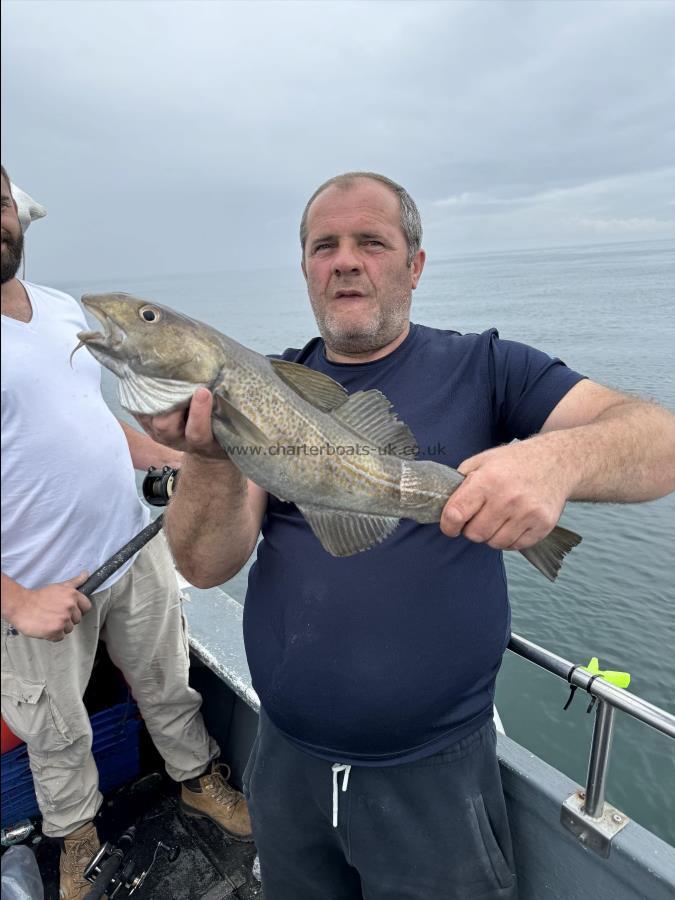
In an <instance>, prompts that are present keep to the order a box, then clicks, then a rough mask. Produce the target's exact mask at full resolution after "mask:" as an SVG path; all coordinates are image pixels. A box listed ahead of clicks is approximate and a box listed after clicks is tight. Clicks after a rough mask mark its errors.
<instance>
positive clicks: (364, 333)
mask: <svg viewBox="0 0 675 900" xmlns="http://www.w3.org/2000/svg"><path fill="white" fill-rule="evenodd" d="M310 300H311V298H310ZM312 306H313V311H314V318H315V319H316V324H317V326H318V328H319V334H320V335H321V337H322V338H323V340H324V343H325V344H326V346H327V347H328V349H329V350H332V351H333V352H335V353H340V354H343V355H345V356H352V355H358V354H361V353H373V352H375V351H376V350H380V349H381V348H382V347H385V346H386V345H387V344H389V343H391V342H392V341H393V340H395V339H396V338H397V337H398V336H399V335H400V334H401V332H402V331H403V330H404V329H405V327H406V325H407V323H408V318H409V315H410V298H409V297H401V298H400V299H397V300H395V301H394V302H393V303H392V304H391V305H389V306H388V308H387V310H386V313H385V311H383V310H381V309H378V310H376V311H375V312H374V313H373V315H372V316H371V317H370V320H369V321H367V322H362V323H356V322H343V321H342V319H341V316H339V315H333V314H332V313H331V312H330V311H326V310H325V309H320V308H319V307H318V306H317V305H315V304H314V303H312Z"/></svg>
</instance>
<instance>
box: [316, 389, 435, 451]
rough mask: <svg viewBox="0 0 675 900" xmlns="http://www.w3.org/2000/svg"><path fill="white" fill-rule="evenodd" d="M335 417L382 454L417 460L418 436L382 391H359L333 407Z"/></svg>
mask: <svg viewBox="0 0 675 900" xmlns="http://www.w3.org/2000/svg"><path fill="white" fill-rule="evenodd" d="M333 418H334V419H337V420H338V421H339V422H341V423H342V424H343V425H346V426H347V427H348V428H349V429H350V430H351V431H353V432H355V434H356V435H357V436H358V437H360V438H361V440H362V441H363V442H364V443H365V444H369V445H370V446H373V447H378V448H379V449H380V450H382V452H383V453H389V454H391V455H393V456H402V457H404V458H405V459H414V458H415V456H416V454H417V450H418V447H417V441H416V440H415V435H414V434H413V433H412V431H411V430H410V429H409V428H408V426H407V425H406V424H405V422H401V421H400V420H399V419H398V418H397V417H396V413H395V412H394V411H393V408H392V405H391V403H390V402H389V400H388V399H387V398H386V397H385V396H384V394H382V393H381V392H380V391H357V393H355V394H352V395H351V396H350V397H349V399H348V400H347V402H346V403H343V404H342V406H340V407H339V408H338V409H336V410H334V412H333Z"/></svg>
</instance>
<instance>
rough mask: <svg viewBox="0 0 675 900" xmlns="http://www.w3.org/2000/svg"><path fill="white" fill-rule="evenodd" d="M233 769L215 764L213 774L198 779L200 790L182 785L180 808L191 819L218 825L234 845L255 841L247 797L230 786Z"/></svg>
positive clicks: (212, 769) (212, 768)
mask: <svg viewBox="0 0 675 900" xmlns="http://www.w3.org/2000/svg"><path fill="white" fill-rule="evenodd" d="M229 777H230V767H229V766H226V765H220V764H218V763H213V764H212V766H211V771H210V772H207V774H206V775H202V776H201V778H199V779H198V781H199V787H200V790H198V791H197V790H190V788H189V787H188V786H187V785H186V784H185V782H183V784H182V786H181V798H180V805H181V807H182V809H183V810H184V812H186V813H187V815H189V816H200V817H201V818H204V819H210V820H211V821H212V822H215V823H216V825H217V826H218V827H219V828H220V830H221V831H224V832H225V834H227V835H228V836H229V837H231V838H234V840H235V841H246V842H249V841H252V840H253V835H252V833H251V819H250V818H249V814H248V807H247V806H246V800H245V799H244V795H243V794H240V793H239V791H235V789H234V788H233V787H230V785H229V784H228V783H227V779H228V778H229Z"/></svg>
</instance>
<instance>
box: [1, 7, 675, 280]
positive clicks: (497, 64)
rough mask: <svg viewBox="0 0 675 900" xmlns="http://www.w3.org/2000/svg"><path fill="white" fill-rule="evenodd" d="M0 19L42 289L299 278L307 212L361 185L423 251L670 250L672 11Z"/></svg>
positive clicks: (100, 14) (7, 106)
mask: <svg viewBox="0 0 675 900" xmlns="http://www.w3.org/2000/svg"><path fill="white" fill-rule="evenodd" d="M3 13H4V21H5V27H4V29H3V36H2V49H3V62H2V66H3V85H4V95H3V139H2V140H3V143H2V155H3V162H4V163H5V165H6V166H7V168H8V169H9V171H10V174H11V175H12V178H13V180H15V181H16V182H17V183H18V184H19V185H20V186H21V187H22V188H24V190H26V191H28V193H30V194H31V195H33V196H35V197H36V199H37V200H39V201H40V202H42V203H44V204H45V206H47V208H48V209H49V216H48V218H47V219H46V220H45V221H44V222H41V223H39V224H37V225H36V226H35V227H34V228H33V229H31V232H30V236H29V238H30V240H29V248H28V249H29V254H30V259H31V260H32V265H33V266H34V267H35V270H36V271H35V275H34V277H38V278H42V279H44V280H48V279H50V278H53V279H57V278H67V277H70V276H72V274H73V273H74V271H76V270H77V271H78V273H80V274H81V275H82V276H83V277H94V276H96V275H98V274H103V275H106V274H110V273H114V272H117V271H119V270H120V267H121V266H124V267H125V268H126V269H127V270H128V271H129V273H134V274H149V273H156V272H172V271H186V272H187V271H191V270H193V269H195V268H197V269H209V270H217V269H226V268H228V267H238V266H251V267H254V266H259V265H265V266H268V265H269V266H274V265H283V264H288V265H295V264H296V262H297V254H298V246H297V237H296V232H297V221H298V219H299V216H300V212H301V210H302V207H303V205H304V202H305V199H306V197H307V196H308V194H309V193H311V191H312V190H313V188H314V187H315V186H316V184H318V183H319V182H320V181H322V180H323V179H325V178H327V177H329V176H331V175H333V174H335V173H336V172H339V171H345V170H348V169H352V168H358V169H363V168H370V169H375V170H379V171H383V172H385V173H386V174H389V175H390V176H391V177H393V178H395V179H397V180H399V181H401V182H402V183H403V184H405V185H406V187H408V189H409V190H410V191H411V193H412V194H413V196H415V197H416V199H417V200H418V202H419V204H420V206H421V208H422V211H423V215H424V220H425V234H426V244H427V249H428V250H429V251H430V253H435V254H437V255H442V254H443V253H445V252H449V251H450V250H451V249H453V248H465V249H480V248H482V247H495V246H500V245H508V244H510V243H511V242H521V243H526V244H532V243H535V242H536V241H537V240H540V239H541V240H545V241H547V242H554V243H555V242H557V241H560V242H568V241H571V240H590V239H593V238H594V236H595V235H596V234H598V233H602V234H603V235H604V236H609V237H617V238H621V237H624V238H625V236H626V235H627V234H632V233H634V232H637V233H640V234H644V235H645V236H663V237H667V236H669V235H671V234H672V221H673V214H672V206H669V205H668V201H667V199H662V198H672V196H673V190H674V171H673V169H672V160H673V159H675V124H674V123H673V115H672V96H673V88H674V87H675V63H674V62H673V54H672V46H671V45H672V34H673V30H674V26H675V6H674V5H673V4H664V3H658V2H630V3H614V2H612V3H603V2H597V3H592V4H591V3H587V4H564V3H521V2H510V3H501V2H499V3H492V2H476V3H473V2H468V3H463V2H452V3H445V2H418V3H408V2H399V3H396V2H356V3H350V2H348V3H338V2H320V3H309V2H308V3H296V2H272V3H267V2H257V3H229V2H205V3H204V2H172V3H167V2H133V3H130V2H128V3H120V2H114V3H106V2H104V3H101V2H96V0H92V2H88V3H80V2H75V3H71V2H61V0H50V2H47V3H43V2H38V0H34V2H31V3H24V2H14V0H10V2H6V3H4V4H3ZM449 198H455V199H454V200H453V201H452V202H449ZM438 201H446V202H445V203H444V204H443V203H440V204H439V202H438ZM590 223H596V224H595V225H592V224H590ZM599 223H604V224H599ZM612 223H613V224H612ZM620 223H624V225H621V224H620ZM625 223H633V225H632V226H631V225H629V224H628V225H627V224H625ZM639 223H642V224H639ZM631 228H632V229H633V230H632V231H631ZM603 229H604V231H603ZM641 229H642V230H641Z"/></svg>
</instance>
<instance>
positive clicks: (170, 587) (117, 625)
mask: <svg viewBox="0 0 675 900" xmlns="http://www.w3.org/2000/svg"><path fill="white" fill-rule="evenodd" d="M22 251H23V234H22V230H21V224H20V222H19V218H18V211H17V206H16V203H15V202H14V198H13V197H12V193H11V183H10V180H9V178H8V176H7V173H6V171H5V169H4V167H3V168H2V345H3V354H2V496H3V503H2V618H3V620H4V622H5V623H9V625H10V626H13V628H14V629H15V630H16V631H18V632H19V633H18V634H10V629H9V628H8V627H7V625H6V624H4V623H3V625H4V627H3V648H2V649H3V653H2V716H3V718H4V720H5V721H6V722H7V724H8V726H9V727H10V728H11V730H12V731H13V732H14V733H15V734H16V735H17V736H18V737H20V738H21V739H22V740H24V741H25V742H26V745H27V749H28V755H29V758H30V764H31V769H32V772H33V780H34V783H35V791H36V794H37V799H38V803H39V806H40V811H41V813H42V817H43V822H42V828H43V832H44V833H45V834H46V835H48V836H50V837H54V838H61V839H62V851H61V861H60V881H61V887H60V897H61V898H62V900H80V898H83V897H84V896H85V895H86V894H87V893H88V891H89V890H90V889H91V885H90V884H89V883H88V882H87V881H86V880H85V879H84V877H83V871H84V868H85V866H86V864H87V863H88V862H89V860H90V858H91V857H92V855H93V854H94V853H95V852H96V850H97V849H98V847H99V840H98V835H97V833H96V827H95V825H94V823H93V819H94V816H95V815H96V813H97V812H98V809H99V807H100V805H101V802H102V797H101V794H100V792H99V790H98V773H97V770H96V765H95V762H94V759H93V756H92V752H91V745H92V731H91V725H90V722H89V716H88V715H87V711H86V709H85V707H84V704H83V702H82V697H83V694H84V691H85V688H86V687H87V682H88V681H89V677H90V675H91V671H92V667H93V663H94V656H95V653H96V648H97V645H98V640H99V637H100V638H101V639H102V640H104V641H105V643H106V646H107V649H108V653H109V655H110V657H111V659H112V661H113V662H114V663H115V664H116V665H117V666H118V668H119V669H121V671H122V672H123V674H124V677H125V679H126V681H127V682H128V684H129V686H130V688H131V691H132V693H133V695H134V697H135V699H136V701H137V703H138V705H139V708H140V710H141V713H142V715H143V718H144V720H145V724H146V726H147V728H148V731H149V732H150V735H151V737H152V739H153V741H154V743H155V746H156V747H157V749H158V750H159V752H160V753H161V755H162V756H163V758H164V760H165V762H166V769H167V772H168V773H169V775H170V776H171V777H172V778H173V779H174V780H175V781H178V782H181V783H182V790H181V801H182V805H183V808H184V810H185V811H186V812H188V813H189V814H192V815H200V816H204V817H206V818H210V819H211V820H212V821H214V822H215V823H216V824H217V825H218V826H219V827H220V828H221V829H222V830H223V831H225V832H226V833H227V834H228V835H230V836H231V837H234V838H236V839H239V840H250V839H251V825H250V820H249V816H248V810H247V808H246V801H245V800H244V798H243V797H242V795H241V794H239V793H238V792H236V791H234V790H233V789H232V788H231V787H230V786H229V785H228V784H227V777H228V775H229V772H228V771H227V767H226V766H220V765H219V764H218V763H217V762H216V760H217V758H218V754H219V749H218V746H217V744H216V743H215V741H214V740H213V738H211V737H210V736H209V734H208V733H207V731H206V728H205V726H204V721H203V719H202V716H201V713H200V712H199V707H200V705H201V697H200V696H199V694H198V693H197V692H196V691H194V690H193V689H192V688H191V687H190V686H189V684H188V673H189V655H188V649H187V645H186V641H185V638H184V625H183V619H182V611H181V597H180V593H179V590H178V583H177V581H176V576H175V573H174V569H173V565H172V561H171V558H170V555H169V553H168V550H167V548H166V543H165V540H164V537H163V535H162V534H161V533H160V534H159V535H158V536H157V537H156V538H154V539H153V540H152V541H151V542H150V543H148V544H147V545H146V546H145V547H144V548H143V549H142V550H140V552H139V553H138V554H137V555H136V556H135V557H133V558H132V559H131V560H130V561H129V562H128V563H127V564H126V565H125V566H123V567H122V568H120V569H119V570H118V571H117V572H116V573H115V574H114V575H113V576H112V577H111V578H110V579H108V581H107V582H105V583H104V584H103V585H102V586H101V588H100V589H99V590H98V591H97V593H96V594H94V596H93V598H92V601H90V600H89V599H87V597H86V596H85V595H84V594H81V593H79V591H78V590H77V589H78V587H79V586H80V585H81V584H82V583H83V582H84V581H85V579H86V578H87V574H88V573H91V572H93V571H94V570H95V569H97V568H98V567H99V566H100V565H101V564H102V563H103V562H104V561H105V560H106V559H107V558H108V557H110V556H111V555H112V554H113V553H115V552H116V551H117V550H118V549H119V548H120V547H121V546H122V545H123V544H125V543H127V542H128V541H129V540H130V539H131V538H132V537H133V536H134V535H135V534H136V533H137V532H138V531H140V530H141V529H142V528H143V527H144V526H145V525H146V524H147V521H148V517H149V514H148V510H147V509H146V508H145V507H144V506H143V505H142V504H141V502H140V500H139V498H138V493H137V490H136V481H135V476H134V466H135V467H136V468H138V469H147V468H148V466H150V465H154V466H163V465H169V466H172V467H174V468H176V467H178V466H179V465H180V458H181V456H182V454H180V453H177V452H176V451H174V450H171V449H169V448H168V447H164V446H162V445H161V444H158V443H156V442H155V441H153V440H152V439H151V438H148V437H147V436H146V435H144V434H142V433H140V432H138V431H136V430H135V429H134V428H131V427H130V426H129V425H127V424H126V423H122V422H118V421H117V419H115V417H114V416H113V415H112V413H111V412H110V410H109V409H108V407H107V405H106V403H105V401H104V399H103V397H102V394H101V387H100V385H101V370H100V367H99V364H98V363H97V362H95V361H94V359H93V358H92V357H91V356H90V355H88V354H78V355H77V356H76V357H75V358H74V359H73V361H72V365H71V362H70V354H71V352H72V350H73V349H74V348H75V346H76V344H77V337H76V335H77V332H78V331H82V330H86V329H87V323H86V320H85V318H84V315H83V313H82V311H81V309H80V307H79V306H78V304H77V303H76V302H75V300H73V298H72V297H69V296H68V295H67V294H63V293H61V292H60V291H55V290H53V289H51V288H46V287H41V286H38V285H34V284H30V283H27V282H24V281H20V280H19V279H18V278H17V277H16V273H17V271H18V269H19V265H20V262H21V258H22ZM101 484H105V485H106V486H107V488H108V489H109V491H110V496H111V498H112V502H109V503H101V502H100V485H101Z"/></svg>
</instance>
